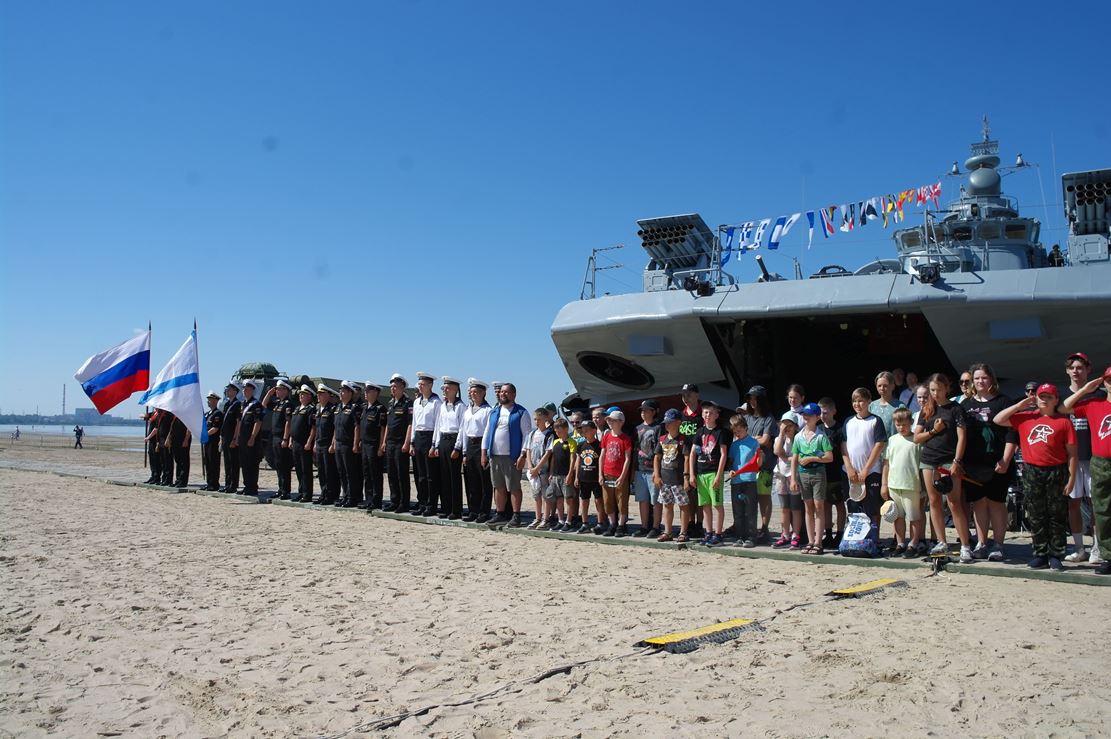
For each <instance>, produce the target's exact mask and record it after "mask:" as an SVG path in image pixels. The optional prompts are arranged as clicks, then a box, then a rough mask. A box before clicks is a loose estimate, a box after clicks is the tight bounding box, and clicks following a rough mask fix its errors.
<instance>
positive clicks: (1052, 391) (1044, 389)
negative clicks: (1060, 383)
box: [1037, 382, 1057, 398]
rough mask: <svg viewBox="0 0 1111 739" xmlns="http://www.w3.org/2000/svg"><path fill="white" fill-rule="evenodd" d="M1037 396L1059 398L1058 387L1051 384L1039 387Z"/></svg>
mask: <svg viewBox="0 0 1111 739" xmlns="http://www.w3.org/2000/svg"><path fill="white" fill-rule="evenodd" d="M1037 394H1038V395H1052V396H1053V397H1054V398H1056V397H1057V386H1056V385H1054V384H1053V383H1050V382H1047V383H1044V384H1042V385H1038V393H1037Z"/></svg>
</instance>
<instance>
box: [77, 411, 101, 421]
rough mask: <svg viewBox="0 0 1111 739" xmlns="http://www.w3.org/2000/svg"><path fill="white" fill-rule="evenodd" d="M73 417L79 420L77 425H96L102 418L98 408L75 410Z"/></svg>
mask: <svg viewBox="0 0 1111 739" xmlns="http://www.w3.org/2000/svg"><path fill="white" fill-rule="evenodd" d="M73 415H74V418H76V419H77V423H96V422H97V420H98V419H99V418H100V414H99V413H97V412H96V408H74V409H73Z"/></svg>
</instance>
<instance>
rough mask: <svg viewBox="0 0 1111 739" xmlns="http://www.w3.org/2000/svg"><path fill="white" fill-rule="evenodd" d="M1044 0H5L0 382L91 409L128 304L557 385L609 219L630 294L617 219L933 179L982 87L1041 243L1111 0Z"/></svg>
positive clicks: (254, 339)
mask: <svg viewBox="0 0 1111 739" xmlns="http://www.w3.org/2000/svg"><path fill="white" fill-rule="evenodd" d="M1071 7H1072V8H1073V9H1071V10H1070V11H1069V12H1067V13H1065V12H1060V11H1058V10H1056V9H1053V8H1048V7H1045V6H1041V4H1037V3H1029V2H1024V3H1017V4H1012V5H1011V6H1009V10H1008V12H1007V14H1006V16H1005V17H999V14H998V13H997V12H995V11H991V10H990V9H989V8H988V6H970V5H967V4H955V3H953V4H946V3H942V4H934V5H931V6H929V7H926V6H921V5H920V4H919V5H915V4H905V3H895V4H879V5H872V6H852V7H849V6H846V7H843V8H841V9H833V8H831V6H829V5H828V4H818V3H803V4H795V5H793V6H789V5H786V4H763V5H761V6H760V7H758V8H748V7H744V8H742V7H741V6H740V5H739V4H735V3H697V2H696V3H684V4H682V5H677V4H674V3H654V2H635V3H634V2H608V3H597V2H593V3H580V2H565V3H558V4H545V5H543V6H541V5H540V4H524V3H510V2H492V3H486V2H471V3H447V2H441V3H436V2H405V3H393V2H330V3H316V4H308V3H295V2H286V1H278V2H273V1H270V2H236V3H216V2H203V1H202V2H195V3H181V2H177V3H173V2H168V3H139V2H129V3H124V2H103V3H79V2H19V1H15V0H13V1H12V2H6V3H4V4H3V5H2V7H0V256H2V258H3V268H2V270H0V301H2V304H0V307H2V310H3V313H2V317H0V376H2V377H4V378H5V382H4V383H3V385H2V386H0V409H2V410H3V411H4V412H9V411H11V412H20V411H30V410H33V409H34V407H35V406H36V405H38V406H39V407H40V409H41V410H42V411H43V412H44V413H46V412H58V411H60V406H61V386H62V385H63V384H67V383H68V393H67V395H68V399H69V406H70V407H71V408H72V407H74V406H75V405H82V406H88V405H91V404H90V403H89V402H88V401H87V400H85V399H84V398H83V397H80V396H79V393H80V390H79V388H78V386H77V384H76V383H75V382H74V381H73V379H72V374H73V371H74V370H75V369H76V368H77V367H78V366H79V365H80V364H81V362H82V361H84V359H85V358H86V357H87V356H89V355H90V354H93V353H95V352H97V351H99V350H102V349H104V348H106V347H108V346H109V345H111V344H114V343H116V342H118V341H121V340H123V339H124V338H127V337H128V336H129V335H131V333H132V330H133V329H135V328H139V327H144V326H145V325H146V323H147V321H148V320H150V321H152V322H153V324H154V347H153V360H152V363H153V365H154V366H153V367H152V372H153V371H157V369H158V368H159V367H161V365H162V364H163V363H164V362H165V361H166V360H167V359H168V358H169V357H170V355H171V354H172V353H173V351H174V350H176V348H177V347H178V346H179V345H180V343H181V342H182V341H183V340H184V338H185V336H186V335H187V334H188V332H189V330H190V328H191V326H192V322H193V318H194V317H196V319H197V321H198V323H199V326H200V330H199V336H200V348H201V371H202V384H203V385H204V386H205V389H208V388H209V387H212V388H216V387H218V386H219V385H221V384H222V383H223V382H224V381H225V380H226V378H227V377H228V376H229V374H230V373H231V372H232V371H234V369H235V368H236V367H238V366H239V364H241V363H243V362H247V361H259V360H265V361H271V362H273V363H275V364H276V365H277V366H278V367H279V368H280V369H282V370H284V371H288V372H308V373H310V374H325V375H330V376H335V377H341V378H347V377H350V378H353V379H359V380H362V379H367V378H382V379H384V378H386V377H388V376H389V374H390V373H392V372H394V371H399V372H402V373H403V374H406V375H409V376H412V375H413V373H414V372H415V371H417V370H424V371H429V372H434V373H436V374H455V375H459V376H462V377H466V376H468V375H477V376H480V377H484V378H486V379H505V380H513V381H515V382H516V383H517V384H518V386H519V388H520V391H521V399H522V400H523V401H524V402H525V403H527V404H529V405H538V404H540V403H542V402H544V401H547V400H559V399H561V398H562V397H563V395H564V394H565V393H566V392H567V391H569V390H571V389H572V388H571V385H570V381H569V380H568V379H567V377H566V374H565V373H564V371H563V368H562V366H561V364H560V361H559V358H558V356H557V354H556V353H555V350H554V349H553V347H552V343H551V339H550V333H549V328H550V325H551V322H552V319H553V318H554V317H555V315H556V313H557V312H558V310H559V308H560V307H561V306H562V305H563V304H565V303H566V302H569V301H571V300H574V299H577V298H578V295H579V289H580V286H581V281H582V275H583V271H584V267H585V263H586V258H587V256H588V255H589V253H590V250H591V248H593V247H601V246H607V245H611V244H615V243H624V244H626V245H627V246H626V248H625V249H624V250H622V251H619V252H611V254H612V255H613V258H614V260H616V261H617V262H620V263H622V264H624V265H625V267H624V268H623V269H619V270H612V271H608V272H605V273H602V274H601V275H600V279H599V290H600V291H609V292H625V291H628V290H630V289H634V288H636V287H637V286H638V285H639V279H640V277H639V274H640V270H641V268H642V267H643V265H644V263H645V261H646V258H645V256H644V254H643V252H642V251H641V249H640V247H639V246H638V242H637V240H636V223H635V221H636V219H637V218H642V217H650V216H656V215H668V214H673V213H682V212H689V211H697V212H699V213H701V214H702V215H703V217H704V218H705V220H706V222H707V223H709V224H710V225H711V226H712V227H713V226H716V225H717V224H719V223H726V222H737V221H743V220H750V219H757V218H762V217H775V216H778V215H781V214H785V213H790V212H794V211H796V210H806V209H812V208H816V207H820V206H823V205H829V204H831V203H841V202H845V201H848V200H859V199H862V198H867V197H870V196H873V195H879V194H882V193H885V192H890V191H892V190H896V189H901V188H908V187H912V186H917V185H920V184H925V183H927V182H932V181H934V180H936V179H937V178H938V175H940V174H942V173H944V172H945V171H947V170H948V167H949V166H950V164H951V163H952V161H953V160H954V159H959V160H961V161H962V162H963V160H964V158H965V157H966V156H967V152H968V148H967V147H968V144H969V143H971V142H972V141H974V140H976V139H977V138H978V137H979V126H980V116H981V115H982V114H984V113H987V114H989V115H990V116H991V122H992V128H993V134H994V135H995V137H997V138H998V139H1000V141H1001V144H1002V151H1001V153H1002V155H1003V158H1004V162H1005V163H1009V162H1010V161H1011V160H1012V159H1013V157H1014V155H1015V154H1016V153H1017V152H1019V151H1021V152H1022V153H1023V155H1024V156H1025V158H1026V159H1027V160H1028V161H1030V162H1035V163H1037V164H1039V165H1040V170H1033V169H1032V170H1029V171H1027V172H1024V173H1019V174H1016V175H1014V176H1013V177H1010V178H1008V179H1007V180H1005V188H1006V190H1007V192H1008V193H1009V194H1012V195H1015V196H1017V197H1018V198H1019V199H1020V202H1021V203H1023V204H1024V206H1025V213H1026V214H1027V215H1033V216H1035V217H1038V218H1041V219H1043V220H1046V219H1047V216H1048V220H1047V228H1045V229H1043V241H1045V242H1046V244H1047V245H1048V244H1051V243H1053V242H1054V241H1059V240H1063V232H1062V226H1063V221H1062V218H1061V214H1060V210H1061V209H1060V207H1059V206H1058V205H1056V204H1057V203H1058V202H1059V201H1060V192H1059V190H1060V184H1059V179H1054V170H1056V173H1057V175H1058V178H1059V175H1060V174H1061V173H1063V172H1066V171H1072V170H1080V169H1094V168H1097V167H1107V166H1111V116H1109V115H1108V113H1109V112H1111V102H1109V97H1108V95H1107V91H1106V84H1105V83H1103V82H1101V81H1100V77H1099V74H1098V73H1097V70H1103V69H1106V59H1105V58H1104V57H1105V56H1106V54H1105V52H1103V51H1101V49H1103V48H1104V47H1105V41H1106V39H1105V36H1106V29H1107V28H1108V25H1109V24H1108V21H1111V10H1108V6H1107V5H1106V4H1102V3H1094V2H1093V3H1079V4H1074V5H1073V6H1071ZM981 22H982V25H978V24H979V23H981ZM1051 141H1052V142H1053V143H1054V144H1055V152H1054V151H1053V150H1052V149H1051ZM1039 171H1040V175H1041V183H1040V184H1039V179H1038V172H1039ZM956 184H957V183H956V181H954V180H947V181H946V182H945V183H944V187H945V188H946V189H945V190H943V199H948V197H949V196H952V195H954V194H955V189H956ZM1043 187H1044V192H1045V197H1044V199H1043V196H1042V188H1043ZM1046 201H1048V202H1049V203H1050V204H1051V205H1049V206H1048V207H1043V205H1042V204H1043V203H1045V202H1046ZM889 235H890V232H885V231H883V230H882V229H880V228H879V227H876V226H869V227H868V229H865V230H864V231H863V232H855V233H853V234H850V235H843V234H838V235H837V237H835V238H833V239H830V240H829V241H825V242H823V241H821V240H820V239H819V241H816V242H815V246H814V248H813V249H812V250H810V251H809V252H807V251H806V249H805V237H806V229H805V223H804V224H802V225H800V226H796V228H795V230H794V231H792V233H791V234H790V236H789V237H788V238H787V240H786V241H785V242H784V244H783V247H782V248H781V250H780V252H779V253H778V254H774V253H773V254H772V255H771V256H768V257H767V259H768V262H769V264H770V266H771V267H772V268H773V269H775V270H777V271H779V272H782V273H784V274H790V272H791V262H790V257H792V256H795V257H798V258H800V260H801V261H802V264H803V270H804V272H805V273H807V274H809V273H811V272H813V271H816V270H817V269H818V268H819V267H821V266H823V265H825V264H830V263H838V264H844V265H845V266H847V267H850V268H852V267H853V266H855V265H859V264H861V263H863V262H865V261H868V260H870V259H871V258H873V257H875V256H877V255H878V256H887V255H889V254H890V253H891V251H892V249H891V246H890V244H889ZM602 263H603V264H604V263H606V261H605V260H602ZM732 271H734V272H735V273H736V274H737V276H738V277H739V278H741V279H742V280H749V279H752V278H753V277H754V275H755V271H756V270H755V266H754V264H753V262H752V260H751V257H745V258H743V259H742V260H741V261H740V262H739V263H734V264H733V265H732ZM136 397H138V396H136ZM75 401H78V402H75ZM130 410H131V407H130V405H129V404H125V405H121V406H120V407H119V408H117V410H116V411H115V412H116V413H125V412H128V411H130Z"/></svg>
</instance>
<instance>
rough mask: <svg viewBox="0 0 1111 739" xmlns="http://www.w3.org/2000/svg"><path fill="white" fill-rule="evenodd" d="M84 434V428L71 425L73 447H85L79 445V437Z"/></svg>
mask: <svg viewBox="0 0 1111 739" xmlns="http://www.w3.org/2000/svg"><path fill="white" fill-rule="evenodd" d="M84 435H85V429H83V428H81V427H80V426H74V427H73V438H74V441H73V448H74V449H84V448H85V447H83V446H81V437H82V436H84Z"/></svg>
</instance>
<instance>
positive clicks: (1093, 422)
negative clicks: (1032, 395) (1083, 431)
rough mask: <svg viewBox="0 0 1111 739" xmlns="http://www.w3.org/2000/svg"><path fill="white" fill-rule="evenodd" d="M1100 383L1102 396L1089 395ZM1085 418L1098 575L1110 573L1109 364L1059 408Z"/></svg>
mask: <svg viewBox="0 0 1111 739" xmlns="http://www.w3.org/2000/svg"><path fill="white" fill-rule="evenodd" d="M1100 384H1102V385H1103V390H1104V396H1103V397H1102V398H1099V397H1086V396H1091V395H1092V394H1093V393H1095V392H1096V390H1097V388H1099V386H1100ZM1059 410H1061V411H1063V412H1064V413H1070V412H1071V413H1072V414H1073V416H1075V417H1076V418H1083V419H1086V420H1087V421H1088V428H1089V429H1090V430H1091V434H1092V459H1091V462H1090V463H1089V468H1088V469H1089V472H1090V474H1091V479H1092V481H1091V489H1092V513H1093V514H1094V515H1095V519H1096V521H1095V530H1096V542H1097V543H1098V544H1099V553H1100V555H1101V556H1102V557H1103V561H1102V562H1100V563H1099V565H1097V567H1096V572H1098V573H1099V574H1101V575H1111V367H1108V368H1107V369H1105V370H1104V371H1103V377H1097V378H1095V379H1094V380H1092V381H1091V382H1089V383H1088V384H1087V385H1084V386H1083V387H1082V388H1080V389H1079V390H1077V391H1076V392H1075V393H1073V394H1072V395H1070V396H1069V397H1068V398H1067V399H1065V402H1064V403H1063V404H1062V406H1061V408H1060V409H1059Z"/></svg>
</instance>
